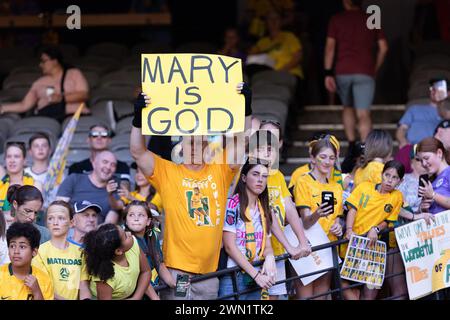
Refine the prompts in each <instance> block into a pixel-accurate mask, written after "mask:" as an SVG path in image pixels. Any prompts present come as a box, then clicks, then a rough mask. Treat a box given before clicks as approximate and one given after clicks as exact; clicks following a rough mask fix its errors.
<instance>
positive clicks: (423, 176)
mask: <svg viewBox="0 0 450 320" xmlns="http://www.w3.org/2000/svg"><path fill="white" fill-rule="evenodd" d="M422 180H425V182H426V183H427V184H428V181H430V178H429V177H428V175H427V174H422V175H420V177H419V187H425V184H424V183H423V181H422ZM418 194H419V195H421V193H420V191H418Z"/></svg>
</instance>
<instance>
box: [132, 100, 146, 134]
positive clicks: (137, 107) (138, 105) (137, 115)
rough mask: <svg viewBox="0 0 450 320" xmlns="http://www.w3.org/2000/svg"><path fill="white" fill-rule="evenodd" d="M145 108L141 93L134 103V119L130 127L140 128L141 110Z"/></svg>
mask: <svg viewBox="0 0 450 320" xmlns="http://www.w3.org/2000/svg"><path fill="white" fill-rule="evenodd" d="M143 108H145V99H144V95H143V94H142V93H140V94H139V96H138V97H137V98H136V101H135V102H134V118H133V121H132V125H133V127H135V128H142V109H143Z"/></svg>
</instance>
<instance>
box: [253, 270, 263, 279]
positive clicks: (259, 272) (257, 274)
mask: <svg viewBox="0 0 450 320" xmlns="http://www.w3.org/2000/svg"><path fill="white" fill-rule="evenodd" d="M260 274H261V271H260V270H258V272H257V273H256V276H255V277H254V278H253V280H256V278H258V276H259V275H260Z"/></svg>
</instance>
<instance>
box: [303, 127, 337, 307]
mask: <svg viewBox="0 0 450 320" xmlns="http://www.w3.org/2000/svg"><path fill="white" fill-rule="evenodd" d="M311 157H312V159H311V162H312V164H313V169H312V170H311V171H310V172H308V173H306V174H304V175H302V176H300V177H299V178H298V179H297V181H296V183H295V185H294V198H295V205H296V206H297V210H298V212H299V214H300V216H301V217H302V220H303V225H304V227H305V229H309V228H310V227H312V226H313V225H314V224H316V223H319V225H320V226H321V227H322V229H323V231H324V232H325V233H326V234H327V236H328V238H329V239H330V241H335V240H337V237H340V236H341V235H342V226H341V222H340V219H339V218H338V217H339V216H340V215H341V214H342V193H343V190H342V187H341V186H340V185H339V184H338V183H336V182H334V181H331V180H328V177H329V174H330V171H331V170H332V169H333V168H334V164H335V162H336V159H337V150H336V147H335V146H334V145H333V143H332V142H331V141H330V137H329V136H326V137H325V138H323V139H320V140H318V141H317V142H315V143H313V145H312V148H311ZM323 191H329V192H332V193H333V198H334V199H333V200H334V206H333V207H332V206H326V205H325V204H321V196H322V192H323ZM330 284H331V273H330V272H328V273H326V274H325V275H323V276H321V277H320V278H319V279H317V280H315V281H313V282H312V283H310V284H308V285H307V286H303V285H302V284H301V283H300V281H296V291H297V298H299V299H302V298H305V297H310V296H315V295H318V294H322V293H326V292H327V291H329V289H330ZM319 299H327V296H326V295H325V296H322V297H320V298H319Z"/></svg>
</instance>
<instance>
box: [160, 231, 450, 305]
mask: <svg viewBox="0 0 450 320" xmlns="http://www.w3.org/2000/svg"><path fill="white" fill-rule="evenodd" d="M393 230H394V228H393V227H391V228H388V229H386V230H383V231H382V232H381V234H385V233H389V232H391V231H393ZM348 242H349V240H347V239H341V240H337V241H334V242H330V243H326V244H322V245H318V246H314V247H312V248H311V251H312V252H314V251H319V250H322V249H328V248H331V250H332V256H333V267H331V268H326V269H321V270H319V271H314V272H311V273H308V274H304V275H302V276H298V275H297V276H293V277H289V278H286V279H285V280H281V281H277V282H276V283H275V285H277V284H280V283H288V282H292V281H294V280H297V279H300V278H305V277H309V276H312V275H315V274H319V273H323V272H328V271H333V280H332V284H334V288H333V287H332V289H330V290H328V291H327V292H325V293H321V294H318V295H314V296H310V297H307V298H305V300H312V299H316V298H319V297H323V296H328V295H332V296H334V298H333V300H344V297H343V294H342V293H343V291H345V290H349V289H352V288H356V287H361V286H364V285H365V284H364V283H356V284H351V285H349V286H347V287H345V288H342V280H341V276H340V265H339V255H338V250H337V249H338V247H339V246H340V245H342V244H344V243H348ZM399 252H400V251H399V250H398V249H396V250H394V251H390V250H388V252H387V256H389V255H393V254H396V253H399ZM289 257H290V255H289V254H288V253H285V254H283V255H280V256H276V257H275V261H279V260H287V259H288V258H289ZM387 260H388V259H386V265H387ZM263 263H264V261H258V262H255V263H253V265H254V266H260V265H262V264H263ZM238 272H242V269H241V268H240V267H238V266H236V267H232V268H227V269H223V270H219V271H216V272H211V273H207V274H204V275H196V276H193V277H192V278H191V281H190V282H191V283H195V282H199V281H203V280H207V279H211V278H215V277H219V278H220V277H221V276H224V275H227V274H231V277H232V283H233V289H234V293H232V294H229V295H225V296H221V297H218V298H217V299H218V300H222V299H229V298H232V297H234V298H235V299H236V300H238V299H239V297H240V296H241V295H243V294H247V293H250V292H254V291H258V290H261V288H260V287H258V286H255V287H253V288H249V289H246V290H244V291H239V288H238V287H237V280H236V274H237V273H238ZM394 277H405V271H402V272H399V273H395V274H386V275H385V278H384V279H385V281H386V280H387V279H390V278H394ZM384 283H385V282H384ZM383 286H384V284H383ZM167 288H168V287H167V285H165V284H163V285H158V286H156V287H155V288H154V289H155V290H156V291H161V290H164V289H167ZM433 295H434V300H441V299H442V297H441V295H440V294H439V292H436V293H435V294H433ZM433 295H431V296H433ZM405 297H406V298H407V299H408V294H407V293H406V294H403V295H397V296H389V297H385V298H383V299H382V300H395V299H399V298H405Z"/></svg>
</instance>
